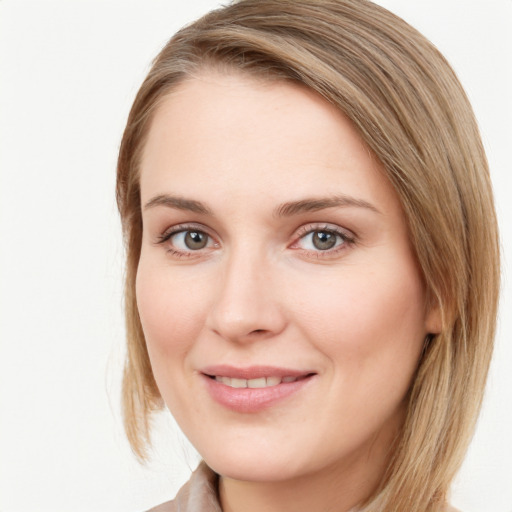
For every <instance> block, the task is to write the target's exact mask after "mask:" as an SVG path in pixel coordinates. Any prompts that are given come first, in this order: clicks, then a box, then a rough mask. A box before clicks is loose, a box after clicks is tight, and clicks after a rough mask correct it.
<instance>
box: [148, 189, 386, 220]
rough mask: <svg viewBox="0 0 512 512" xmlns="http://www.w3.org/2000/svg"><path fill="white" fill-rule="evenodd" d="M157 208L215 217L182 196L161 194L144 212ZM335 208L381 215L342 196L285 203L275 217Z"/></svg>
mask: <svg viewBox="0 0 512 512" xmlns="http://www.w3.org/2000/svg"><path fill="white" fill-rule="evenodd" d="M156 206H165V207H167V208H174V209H176V210H184V211H190V212H194V213H199V214H201V215H213V212H212V210H211V209H210V208H208V207H207V206H206V205H205V204H204V203H202V202H201V201H196V200H194V199H186V198H184V197H180V196H171V195H169V194H160V195H157V196H155V197H153V198H152V199H150V200H149V201H148V202H147V203H146V204H145V205H144V210H148V209H150V208H154V207H156ZM335 207H338V208H339V207H356V208H365V209H367V210H370V211H372V212H375V213H379V214H380V213H381V212H380V211H379V210H378V209H377V208H376V207H375V206H373V205H372V204H371V203H369V202H368V201H365V200H363V199H356V198H354V197H351V196H347V195H344V194H341V195H336V196H331V197H312V198H305V199H300V200H298V201H290V202H287V203H283V204H281V205H279V206H278V207H277V208H276V209H275V210H274V216H276V217H291V216H293V215H299V214H301V213H307V212H316V211H319V210H325V209H327V208H335Z"/></svg>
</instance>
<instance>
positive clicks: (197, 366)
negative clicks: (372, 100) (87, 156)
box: [136, 71, 439, 512]
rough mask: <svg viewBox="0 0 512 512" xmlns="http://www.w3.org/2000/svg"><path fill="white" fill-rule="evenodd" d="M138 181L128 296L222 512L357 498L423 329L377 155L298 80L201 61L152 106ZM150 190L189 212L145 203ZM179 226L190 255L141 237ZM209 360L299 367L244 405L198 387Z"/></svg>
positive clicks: (377, 460)
mask: <svg viewBox="0 0 512 512" xmlns="http://www.w3.org/2000/svg"><path fill="white" fill-rule="evenodd" d="M140 184H141V197H142V207H143V222H144V234H143V242H142V252H141V258H140V264H139V268H138V274H137V285H136V286H137V288H136V293H137V302H138V307H139V311H140V317H141V321H142V326H143V329H144V334H145V337H146V341H147V346H148V351H149V356H150V360H151V365H152V368H153V372H154V375H155V379H156V382H157V385H158V387H159V390H160V392H161V394H162V397H163V399H164V400H165V402H166V404H167V406H168V407H169V409H170V410H171V412H172V414H173V415H174V417H175V418H176V420H177V421H178V423H179V425H180V426H181V428H182V429H183V431H184V432H185V434H186V435H187V436H188V438H189V439H190V441H191V442H192V444H193V445H194V446H195V447H196V448H197V450H198V451H199V453H200V454H201V455H202V457H203V458H204V459H205V460H206V462H207V463H208V465H209V466H210V467H212V468H213V469H214V470H215V471H216V472H218V473H219V474H220V475H221V478H220V484H219V493H220V499H221V504H222V507H223V510H224V511H225V512H230V511H234V512H240V511H244V512H251V511H252V510H255V511H256V510H258V511H261V510H265V511H273V510H276V511H281V512H282V511H287V510H290V511H292V510H293V511H294V512H297V511H299V512H300V511H308V512H310V511H311V510H325V511H327V510H336V511H347V510H349V509H350V508H352V507H353V506H354V505H356V504H357V503H359V502H361V500H363V499H365V498H366V497H367V496H368V495H369V494H370V493H371V492H372V491H373V490H374V489H375V488H376V486H377V485H378V482H379V480H380V479H381V477H382V474H383V472H384V470H385V467H386V463H387V462H388V460H389V456H390V453H391V449H392V446H393V441H394V440H395V439H396V436H397V433H398V430H399V428H400V425H401V424H402V422H403V417H404V398H405V396H406V394H407V391H408V389H409V387H410V384H411V381H412V378H413V375H414V372H415V369H416V367H417V364H418V360H419V357H420V354H421V350H422V346H423V342H424V339H425V336H426V335H427V333H435V332H438V330H439V319H438V317H437V315H436V313H435V312H433V311H427V309H426V306H425V290H424V284H423V281H422V279H421V276H420V272H419V270H418V268H417V264H416V260H415V258H414V255H413V252H412V250H411V247H410V243H409V238H408V233H407V227H406V222H405V219H404V215H403V212H402V209H401V206H400V202H399V200H398V198H397V196H396V193H395V192H394V190H393V188H392V186H391V185H390V183H389V182H388V180H387V178H386V177H385V175H384V174H383V172H382V168H381V165H380V163H379V162H378V161H377V159H376V158H375V157H374V156H373V155H372V153H371V152H370V150H369V149H368V148H367V147H366V146H365V144H364V143H363V141H362V140H361V138H360V137H359V135H358V134H357V132H356V131H355V129H354V128H353V126H352V125H351V123H350V122H349V121H348V120H347V119H346V118H345V117H344V116H343V115H342V114H341V113H340V112H339V111H337V110H336V109H335V108H333V107H332V106H331V105H329V104H328V103H327V102H325V100H323V99H321V98H320V97H318V96H317V95H315V94H314V93H312V92H311V91H308V90H306V89H304V88H302V87H300V86H298V85H293V84H290V83H283V82H272V83H263V82H261V81H256V80H255V79H254V78H250V77H246V76H243V75H240V74H237V73H233V74H231V75H229V74H226V73H223V74H222V75H221V74H217V73H215V72H214V71H205V72H204V73H203V74H202V75H201V76H199V77H195V78H193V79H192V78H191V79H189V80H187V81H185V82H184V83H182V84H181V85H180V86H179V87H178V88H177V89H176V90H175V91H173V92H172V93H171V94H170V95H169V96H167V97H166V99H165V100H164V102H163V103H162V104H161V106H160V107H159V109H158V110H157V112H156V115H155V118H154V120H153V122H152V126H151V129H150V132H149V136H148V139H147V143H146V147H145V148H144V153H143V158H142V162H141V177H140ZM162 195H170V196H173V197H178V198H181V199H183V198H186V199H187V200H193V201H196V202H201V203H202V205H203V206H204V207H205V208H204V209H205V211H200V210H198V209H197V208H195V207H196V206H197V204H196V203H193V204H192V206H194V208H195V209H196V210H197V211H191V210H190V209H186V208H185V209H184V207H185V206H187V207H190V206H191V204H190V203H186V204H184V203H183V202H182V203H180V204H179V205H178V204H176V201H174V203H172V204H170V202H169V201H167V204H162V201H161V200H160V203H159V201H158V200H156V201H155V200H154V198H155V197H158V196H162ZM333 197H338V198H339V197H344V198H345V199H346V198H347V197H349V198H351V200H350V201H344V203H342V204H339V205H336V206H333V205H332V204H331V203H327V204H324V205H323V207H322V204H320V203H317V204H316V206H317V207H318V209H315V210H311V211H288V212H287V214H286V215H279V214H278V210H279V208H280V206H282V205H283V203H291V202H296V201H301V200H305V199H310V198H314V199H318V198H327V199H332V198H333ZM152 200H153V204H152V206H151V205H150V206H146V205H147V204H148V203H150V202H151V201H152ZM156 203H158V204H156ZM206 210H208V211H207V212H206ZM282 210H283V208H282V207H281V213H283V211H282ZM288 210H290V208H289V209H288ZM292 210H293V209H292ZM295 210H297V208H295ZM299 210H300V209H299ZM183 224H185V226H184V227H183V226H182V225H183ZM190 224H192V228H194V229H195V230H201V231H202V232H204V233H206V234H207V235H208V237H207V238H205V240H207V244H206V246H205V247H204V248H200V249H193V250H192V249H190V247H187V245H186V243H185V242H186V241H185V238H184V234H185V233H183V234H181V235H174V236H173V237H172V238H171V239H169V240H167V241H165V242H163V243H158V242H159V240H160V239H159V237H162V235H163V234H166V233H169V229H170V228H172V227H173V226H178V228H177V229H178V230H179V229H186V228H189V229H190V228H191V226H190ZM315 230H316V233H317V234H318V232H319V231H323V232H325V231H329V232H330V233H331V236H332V237H334V239H335V240H336V243H335V246H334V248H331V249H328V250H325V249H321V250H320V249H318V247H317V246H315V245H314V243H313V238H312V237H313V234H311V233H312V232H313V231H315ZM335 231H339V232H340V233H342V235H345V239H343V237H340V236H339V235H336V234H335V233H334V232H335ZM331 239H332V238H331ZM215 364H230V365H232V366H237V367H240V366H242V367H244V366H250V365H272V366H280V367H286V368H294V369H299V370H309V371H313V372H314V373H315V375H314V377H313V378H311V379H310V380H309V382H308V383H307V385H305V386H303V387H302V388H301V390H300V391H298V392H297V393H295V394H293V395H291V396H290V397H288V398H286V399H284V400H281V401H279V402H278V403H277V404H274V405H273V406H271V407H269V408H267V409H265V410H262V411H259V412H256V413H249V414H248V413H242V412H237V411H232V410H229V409H227V408H226V407H224V406H222V405H220V404H219V403H217V402H215V401H214V400H213V399H212V398H211V396H210V394H209V393H208V392H207V390H206V387H205V385H204V376H202V375H201V373H200V370H201V369H202V368H204V367H205V366H207V365H215Z"/></svg>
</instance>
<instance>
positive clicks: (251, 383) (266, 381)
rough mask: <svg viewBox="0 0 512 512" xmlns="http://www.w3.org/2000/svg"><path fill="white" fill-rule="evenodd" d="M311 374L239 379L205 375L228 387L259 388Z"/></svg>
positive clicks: (304, 377) (295, 379)
mask: <svg viewBox="0 0 512 512" xmlns="http://www.w3.org/2000/svg"><path fill="white" fill-rule="evenodd" d="M311 375H313V374H311V373H309V374H307V375H301V376H300V377H294V376H291V375H290V376H287V377H277V376H272V377H258V378H255V379H239V378H236V377H225V376H221V375H207V377H209V378H210V379H214V380H216V381H217V382H221V383H222V384H224V385H225V386H229V387H230V388H237V389H242V388H251V389H261V388H271V387H274V386H279V384H282V383H290V382H296V381H298V380H302V379H306V378H308V377H309V376H311Z"/></svg>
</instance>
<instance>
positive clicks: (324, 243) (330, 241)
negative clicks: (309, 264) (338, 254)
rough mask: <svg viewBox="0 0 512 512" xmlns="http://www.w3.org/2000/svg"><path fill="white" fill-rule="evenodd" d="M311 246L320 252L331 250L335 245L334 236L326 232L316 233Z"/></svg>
mask: <svg viewBox="0 0 512 512" xmlns="http://www.w3.org/2000/svg"><path fill="white" fill-rule="evenodd" d="M313 245H314V246H315V247H316V248H317V249H319V250H321V251H326V250H327V249H332V248H333V247H334V246H335V245H336V235H335V234H333V233H329V232H328V231H316V232H315V233H314V234H313Z"/></svg>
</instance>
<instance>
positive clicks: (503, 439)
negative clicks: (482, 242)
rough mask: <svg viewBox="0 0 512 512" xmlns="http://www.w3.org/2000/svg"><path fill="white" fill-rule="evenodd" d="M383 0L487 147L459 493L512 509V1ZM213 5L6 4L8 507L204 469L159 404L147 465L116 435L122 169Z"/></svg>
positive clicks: (157, 488)
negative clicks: (174, 39) (484, 359)
mask: <svg viewBox="0 0 512 512" xmlns="http://www.w3.org/2000/svg"><path fill="white" fill-rule="evenodd" d="M379 3H381V4H382V5H384V6H385V7H388V8H389V9H390V10H392V11H393V12H395V13H397V14H399V15H400V16H402V17H404V18H405V19H406V20H408V21H409V22H411V23H412V24H413V25H414V26H416V27H417V28H419V29H420V30H421V31H422V32H423V33H424V34H425V35H427V36H428V37H429V38H430V39H431V40H432V41H433V42H434V43H435V44H436V45H437V46H438V47H439V48H440V49H441V51H442V52H444V53H445V55H446V56H447V57H448V59H449V61H450V62H451V63H452V65H453V66H454V67H455V69H456V71H457V73H458V74H459V77H460V79H461V81H462V83H463V84H464V85H465V87H466V88H467V91H468V93H469V96H470V98H471V100H472V102H473V104H474V108H475V110H476V114H477V117H478V119H479V122H480V125H481V130H482V135H483V139H484V142H485V145H486V149H487V151H488V156H489V160H490V164H491V169H492V178H493V181H494V186H495V191H496V200H497V208H498V213H499V217H500V222H501V229H502V244H503V251H504V291H503V299H502V306H501V320H500V329H499V335H498V339H497V348H496V353H495V357H494V362H493V366H492V369H491V374H490V381H489V386H488V392H487V397H486V401H485V405H484V409H483V414H482V416H481V419H480V422H479V425H478V430H477V433H476V435H475V438H474V441H473V444H472V445H471V448H470V450H469V453H468V457H467V459H466V462H465V464H464V466H463V468H462V471H461V472H460V474H459V476H458V478H457V480H456V482H455V484H454V488H453V498H452V501H453V503H454V504H455V505H456V506H458V507H460V508H461V509H463V510H464V511H465V512H490V511H492V512H511V511H512V343H511V339H512V314H511V312H512V297H511V295H512V285H511V277H510V273H511V268H512V229H511V227H510V226H511V221H512V201H511V199H510V195H511V194H512V183H511V170H510V146H511V145H512V129H511V126H512V102H511V94H512V92H511V91H512V78H511V74H512V36H511V34H512V1H511V0H473V1H468V0H466V1H462V0H414V1H411V0H380V2H379ZM217 4H218V2H217V1H215V0H201V1H199V0H194V1H189V2H185V1H175V0H167V1H157V0H150V1H148V0H145V1H142V0H139V1H127V0H124V1H121V0H117V1H103V2H100V1H93V0H87V1H85V0H80V1H78V0H67V1H64V0H61V1H44V0H40V1H32V2H28V1H24V0H0V170H1V174H0V194H1V197H0V222H1V223H0V247H1V249H0V250H1V253H0V254H1V260H0V287H1V288H0V291H1V295H0V297H1V303H0V329H1V331H0V334H1V339H0V341H1V353H0V379H1V381H0V393H1V394H0V414H1V417H0V422H1V423H0V433H1V444H0V510H1V511H3V512H13V511H36V512H38V511H52V512H59V511H69V510H73V511H75V512H79V511H93V512H94V511H123V512H130V511H133V512H135V511H141V510H144V509H145V508H148V507H149V506H151V505H155V504H157V503H159V502H162V501H165V500H167V499H170V498H171V497H172V496H174V494H175V492H176V490H177V489H178V487H179V486H180V485H181V484H182V483H183V482H184V481H185V480H186V479H187V477H188V474H189V468H190V467H193V466H194V465H195V460H196V459H195V456H194V454H193V453H192V451H191V450H190V448H188V447H187V445H186V442H185V441H184V440H183V437H182V435H181V434H179V433H178V432H177V431H176V429H173V428H171V427H169V425H167V424H168V423H170V421H171V420H170V419H169V418H167V417H165V416H164V417H162V418H161V419H160V420H159V421H158V422H157V425H156V427H157V430H156V443H155V446H156V449H155V452H156V453H155V455H154V458H153V460H152V462H151V463H150V464H149V465H147V466H146V467H145V468H142V467H140V466H138V464H137V463H136V462H135V459H134V458H133V456H132V455H131V452H130V450H129V447H128V444H127V442H126V440H125V439H124V436H123V432H122V427H121V420H120V408H119V392H120V376H121V365H122V354H123V343H124V340H123V318H122V301H121V282H122V265H123V252H122V246H121V241H120V228H119V221H118V218H117V212H116V208H115V203H114V177H115V164H116V153H117V150H118V145H119V141H120V138H121V134H122V130H123V127H124V123H125V120H126V116H127V114H128V110H129V107H130V105H131V101H132V100H133V98H134V95H135V93H136V90H137V88H138V86H139V85H140V83H141V81H142V79H143V77H144V75H145V73H146V72H147V70H148V67H149V63H150V60H151V59H152V58H153V57H154V56H155V55H156V53H157V52H158V50H159V49H160V48H161V47H162V46H163V44H164V43H165V42H166V40H167V39H168V38H169V37H170V36H171V35H172V33H173V32H174V31H175V30H177V29H178V28H179V27H180V26H181V25H183V24H184V23H185V22H188V21H191V20H193V19H195V18H196V17H197V16H198V15H200V14H202V13H204V12H206V11H207V10H208V9H210V8H212V7H214V6H216V5H217ZM507 32H508V34H507Z"/></svg>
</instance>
